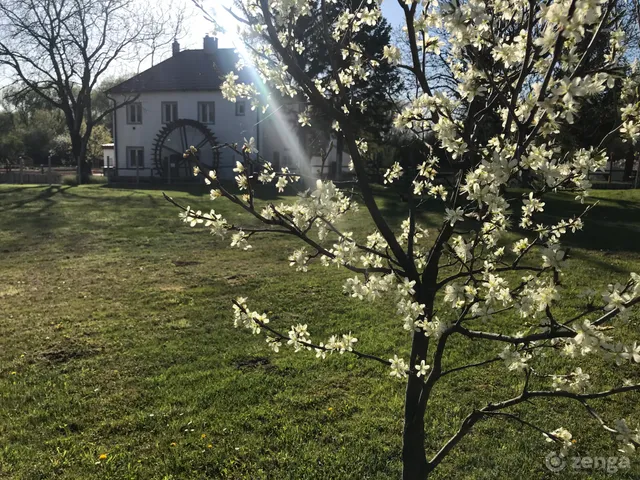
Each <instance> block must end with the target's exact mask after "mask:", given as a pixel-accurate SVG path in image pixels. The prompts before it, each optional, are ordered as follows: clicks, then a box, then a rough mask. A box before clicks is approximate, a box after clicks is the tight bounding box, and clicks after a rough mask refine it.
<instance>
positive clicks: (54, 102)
mask: <svg viewBox="0 0 640 480" xmlns="http://www.w3.org/2000/svg"><path fill="white" fill-rule="evenodd" d="M178 10H179V9H176V8H175V6H174V5H172V6H171V10H167V11H163V10H162V9H161V8H159V7H158V6H157V5H153V7H151V6H150V5H149V4H145V3H142V2H135V1H134V2H132V1H129V0H70V1H67V0H6V1H3V2H2V3H0V66H4V67H5V68H6V69H8V70H9V71H10V72H11V74H12V76H13V78H14V80H15V81H16V82H19V83H20V87H21V88H22V90H21V92H22V91H24V92H27V91H28V92H32V93H35V94H36V95H37V97H38V98H39V100H41V101H44V102H46V104H48V105H50V106H51V107H53V108H55V109H58V110H59V111H61V112H62V114H63V116H64V121H65V126H66V129H67V132H68V134H69V137H70V139H71V146H72V154H73V158H74V161H75V162H76V164H77V165H78V180H79V182H86V181H87V179H88V176H89V174H90V171H91V169H90V165H89V164H88V163H87V162H86V158H87V148H88V144H89V139H90V138H91V133H92V131H93V128H94V127H95V126H96V125H97V124H100V123H101V122H102V120H103V119H104V118H105V117H107V116H109V115H110V114H111V112H112V111H113V110H114V109H115V108H119V107H121V106H123V105H125V104H126V103H130V102H131V101H133V100H134V98H133V97H132V98H128V99H125V101H124V102H123V103H121V104H120V105H115V106H110V107H108V108H107V109H105V110H102V111H100V112H96V111H95V109H94V107H93V95H92V93H93V91H94V89H95V88H96V86H97V85H98V84H99V82H100V80H101V79H102V78H103V77H104V76H105V75H106V74H107V72H108V71H109V68H110V67H112V66H113V64H114V63H115V62H116V61H119V62H127V61H131V60H132V59H133V58H140V57H142V56H144V54H145V53H148V52H151V51H155V50H156V49H158V48H161V47H163V46H165V45H168V44H169V42H170V41H172V40H173V38H174V37H175V36H176V35H177V34H178V33H179V30H180V28H181V25H180V24H179V22H178V21H177V20H176V15H177V16H178V18H180V13H179V11H178ZM172 12H178V14H176V13H172ZM159 26H160V28H159Z"/></svg>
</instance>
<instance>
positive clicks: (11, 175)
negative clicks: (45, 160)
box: [0, 170, 67, 185]
mask: <svg viewBox="0 0 640 480" xmlns="http://www.w3.org/2000/svg"><path fill="white" fill-rule="evenodd" d="M62 173H63V172H57V171H55V170H52V171H51V172H45V173H41V172H39V171H34V170H23V171H17V172H16V171H11V172H6V171H4V172H3V171H0V183H10V184H18V185H21V184H33V183H61V182H62ZM64 173H67V172H64Z"/></svg>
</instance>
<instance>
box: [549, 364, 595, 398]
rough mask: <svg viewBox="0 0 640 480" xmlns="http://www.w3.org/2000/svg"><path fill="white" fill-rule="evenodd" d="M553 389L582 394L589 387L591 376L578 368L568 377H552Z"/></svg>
mask: <svg viewBox="0 0 640 480" xmlns="http://www.w3.org/2000/svg"><path fill="white" fill-rule="evenodd" d="M551 378H552V379H553V388H555V389H556V390H562V391H565V392H571V393H582V392H584V391H585V390H586V389H587V387H588V386H589V378H590V377H589V375H587V374H586V373H583V372H582V368H580V367H577V368H576V369H575V370H574V371H573V372H571V373H570V374H568V375H552V376H551Z"/></svg>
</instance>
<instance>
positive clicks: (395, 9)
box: [183, 0, 404, 48]
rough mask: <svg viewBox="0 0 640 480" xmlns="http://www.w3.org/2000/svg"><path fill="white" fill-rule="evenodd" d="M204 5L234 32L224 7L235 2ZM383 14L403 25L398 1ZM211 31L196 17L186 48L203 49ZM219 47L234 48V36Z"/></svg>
mask: <svg viewBox="0 0 640 480" xmlns="http://www.w3.org/2000/svg"><path fill="white" fill-rule="evenodd" d="M204 3H205V5H206V6H207V7H209V8H210V9H211V11H212V12H215V14H214V15H215V17H214V18H216V19H217V20H218V22H219V23H220V24H222V25H225V26H227V25H228V26H230V27H229V29H230V30H231V32H233V30H234V27H233V25H234V24H235V20H234V18H233V17H231V16H230V15H229V14H228V13H227V12H225V10H224V7H229V6H230V5H231V4H232V3H233V0H208V1H207V0H204ZM382 13H383V15H384V16H385V18H386V19H387V21H388V22H389V23H390V24H391V26H393V27H397V26H398V25H401V24H402V23H403V19H404V14H403V13H402V9H401V8H400V6H399V5H398V2H397V1H396V0H384V1H383V2H382ZM209 30H211V27H210V25H209V22H207V21H206V20H205V19H204V18H202V15H199V16H196V18H194V20H193V29H192V30H191V32H190V34H189V35H188V36H187V37H186V38H184V39H183V42H184V44H185V48H202V47H201V46H200V44H201V43H202V37H204V35H205V34H206V33H207V32H208V31H209ZM219 45H220V46H221V47H233V46H234V45H233V36H232V35H220V43H219Z"/></svg>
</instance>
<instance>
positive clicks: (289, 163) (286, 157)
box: [282, 148, 293, 167]
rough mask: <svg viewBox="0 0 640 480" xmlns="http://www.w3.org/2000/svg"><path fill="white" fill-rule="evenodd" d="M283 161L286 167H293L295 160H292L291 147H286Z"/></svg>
mask: <svg viewBox="0 0 640 480" xmlns="http://www.w3.org/2000/svg"><path fill="white" fill-rule="evenodd" d="M282 163H283V164H284V166H285V167H293V162H292V160H291V155H290V154H289V149H288V148H285V149H284V155H283V156H282Z"/></svg>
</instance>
